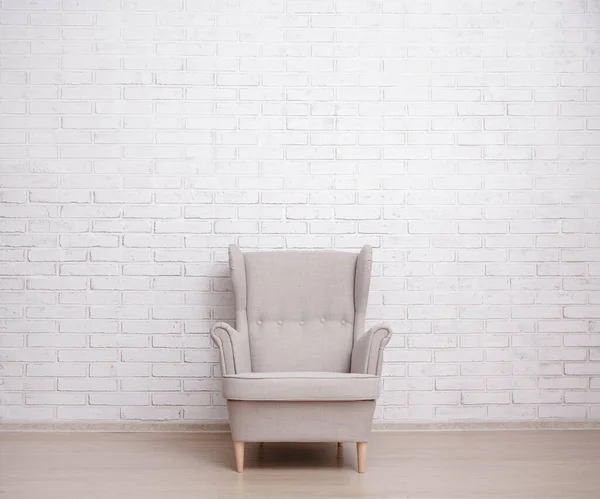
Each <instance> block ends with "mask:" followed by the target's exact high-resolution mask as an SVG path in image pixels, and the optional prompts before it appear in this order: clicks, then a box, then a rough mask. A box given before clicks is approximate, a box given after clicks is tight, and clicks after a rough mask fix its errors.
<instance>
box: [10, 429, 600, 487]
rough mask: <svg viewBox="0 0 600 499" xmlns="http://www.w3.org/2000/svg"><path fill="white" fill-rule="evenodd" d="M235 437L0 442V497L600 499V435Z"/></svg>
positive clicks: (26, 437) (35, 436) (86, 436)
mask: <svg viewBox="0 0 600 499" xmlns="http://www.w3.org/2000/svg"><path fill="white" fill-rule="evenodd" d="M246 448H247V449H246V460H245V471H244V473H243V474H238V473H236V472H235V471H234V458H233V447H232V444H231V440H230V436H229V435H227V434H206V433H0V497H2V498H3V499H4V498H6V499H34V498H35V499H39V498H52V499H96V498H98V499H99V498H109V499H121V498H128V499H129V498H138V497H139V498H144V499H155V498H156V499H159V498H160V499H165V498H166V499H188V498H190V499H191V498H195V499H196V498H218V499H229V498H244V497H248V498H261V499H263V498H266V499H271V498H272V499H275V498H277V499H296V498H298V499H300V498H302V499H305V498H331V499H333V498H338V497H339V498H344V499H348V498H351V499H354V498H360V497H364V498H370V499H383V498H394V499H401V498H415V499H453V498H456V499H459V498H460V499H487V498H498V499H533V498H535V499H598V498H600V431H597V430H591V431H587V430H579V431H497V432H493V431H472V432H414V433H413V432H411V433H409V432H406V433H403V432H399V433H374V434H373V435H372V438H371V440H370V442H369V456H368V460H367V471H366V473H365V474H364V475H359V474H358V473H356V447H355V445H354V444H353V443H347V444H344V445H343V447H341V448H339V449H338V447H337V445H336V444H335V443H328V444H283V443H281V444H273V443H267V444H265V445H264V446H262V447H261V446H259V445H258V444H247V445H246Z"/></svg>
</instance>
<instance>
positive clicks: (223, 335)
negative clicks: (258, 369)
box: [210, 322, 252, 376]
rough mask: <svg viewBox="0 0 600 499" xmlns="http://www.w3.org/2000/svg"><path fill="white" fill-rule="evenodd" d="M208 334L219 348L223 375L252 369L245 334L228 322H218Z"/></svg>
mask: <svg viewBox="0 0 600 499" xmlns="http://www.w3.org/2000/svg"><path fill="white" fill-rule="evenodd" d="M210 336H211V337H212V339H213V341H214V342H215V344H216V345H217V347H218V348H219V352H220V355H221V358H220V360H221V374H222V375H223V376H226V375H228V374H240V373H247V372H251V371H252V369H251V368H250V344H249V342H248V335H247V334H245V333H240V332H239V331H236V330H235V329H233V328H232V327H231V326H230V325H229V324H226V323H224V322H219V323H217V324H215V325H214V326H213V327H212V329H211V330H210Z"/></svg>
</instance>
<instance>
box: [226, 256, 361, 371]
mask: <svg viewBox="0 0 600 499" xmlns="http://www.w3.org/2000/svg"><path fill="white" fill-rule="evenodd" d="M371 261H372V250H371V247H370V246H365V247H363V249H362V250H361V252H360V253H358V254H357V253H348V252H341V251H325V250H323V251H264V252H250V253H242V252H241V251H240V249H239V248H238V247H237V246H234V245H232V246H230V247H229V263H230V267H231V277H232V280H233V291H234V296H235V305H236V321H237V324H236V328H237V329H238V330H239V331H240V332H245V333H247V334H248V336H249V341H250V361H251V366H252V371H253V372H276V371H279V372H289V371H325V372H350V357H351V354H352V346H353V345H354V342H355V341H356V339H358V337H359V336H360V335H362V334H363V333H364V325H365V312H366V308H367V298H368V294H369V284H370V280H371Z"/></svg>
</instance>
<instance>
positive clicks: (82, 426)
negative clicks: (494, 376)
mask: <svg viewBox="0 0 600 499" xmlns="http://www.w3.org/2000/svg"><path fill="white" fill-rule="evenodd" d="M592 429H593V430H600V421H588V420H579V421H569V420H543V421H540V420H538V421H375V422H373V431H496V430H592ZM36 431H39V432H116V433H148V432H175V433H177V432H193V433H229V425H228V424H227V422H225V421H216V422H215V421H205V422H203V421H189V422H187V421H186V422H181V421H129V422H128V421H54V422H41V421H0V432H36Z"/></svg>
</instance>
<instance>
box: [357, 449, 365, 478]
mask: <svg viewBox="0 0 600 499" xmlns="http://www.w3.org/2000/svg"><path fill="white" fill-rule="evenodd" d="M356 461H357V463H358V472H359V473H364V472H365V463H366V462H367V442H356Z"/></svg>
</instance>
